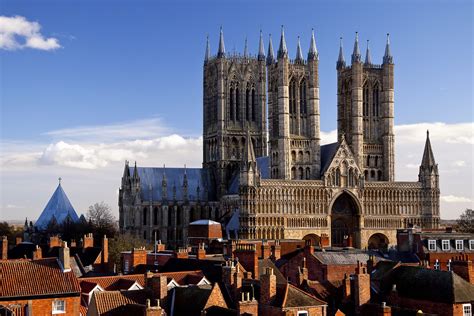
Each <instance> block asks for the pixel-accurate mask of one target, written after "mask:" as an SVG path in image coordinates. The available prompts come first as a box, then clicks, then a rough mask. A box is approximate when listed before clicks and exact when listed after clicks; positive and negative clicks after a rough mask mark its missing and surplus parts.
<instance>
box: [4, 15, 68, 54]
mask: <svg viewBox="0 0 474 316" xmlns="http://www.w3.org/2000/svg"><path fill="white" fill-rule="evenodd" d="M40 31H41V25H40V24H39V23H38V22H31V21H28V20H27V19H26V18H25V17H22V16H13V17H8V16H0V49H5V50H17V49H23V48H32V49H39V50H47V51H49V50H55V49H58V48H61V45H60V44H59V40H58V39H57V38H54V37H49V38H47V37H44V36H43V35H42V34H41V32H40Z"/></svg>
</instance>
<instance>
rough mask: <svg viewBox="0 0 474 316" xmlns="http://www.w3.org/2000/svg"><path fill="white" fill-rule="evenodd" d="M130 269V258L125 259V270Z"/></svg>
mask: <svg viewBox="0 0 474 316" xmlns="http://www.w3.org/2000/svg"><path fill="white" fill-rule="evenodd" d="M129 269H130V262H128V260H125V262H124V264H123V272H125V273H128V270H129Z"/></svg>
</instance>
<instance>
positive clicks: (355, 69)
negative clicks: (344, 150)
mask: <svg viewBox="0 0 474 316" xmlns="http://www.w3.org/2000/svg"><path fill="white" fill-rule="evenodd" d="M351 59H352V65H351V68H352V73H351V79H352V87H351V100H352V107H351V118H352V124H351V125H352V126H351V128H352V133H351V134H352V135H351V136H352V139H351V142H350V143H351V145H352V152H353V153H354V158H355V159H356V161H357V163H358V164H359V165H360V166H361V165H363V164H362V159H363V148H364V135H363V120H362V84H363V67H362V61H361V54H360V49H359V33H358V32H356V36H355V42H354V51H353V52H352V58H351Z"/></svg>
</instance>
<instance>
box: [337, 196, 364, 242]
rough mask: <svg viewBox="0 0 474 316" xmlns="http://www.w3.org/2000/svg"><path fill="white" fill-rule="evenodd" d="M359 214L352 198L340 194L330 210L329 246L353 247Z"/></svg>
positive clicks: (357, 229)
mask: <svg viewBox="0 0 474 316" xmlns="http://www.w3.org/2000/svg"><path fill="white" fill-rule="evenodd" d="M358 214H359V212H358V210H357V204H356V203H355V201H354V198H353V197H352V196H350V195H349V194H348V193H342V194H341V195H340V196H339V197H338V198H337V199H336V200H335V201H334V203H333V206H332V209H331V246H332V247H355V246H357V244H358V243H357V237H358V232H359V215H358Z"/></svg>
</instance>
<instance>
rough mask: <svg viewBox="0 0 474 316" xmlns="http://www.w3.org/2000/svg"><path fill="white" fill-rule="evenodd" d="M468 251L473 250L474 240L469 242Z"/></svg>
mask: <svg viewBox="0 0 474 316" xmlns="http://www.w3.org/2000/svg"><path fill="white" fill-rule="evenodd" d="M469 250H474V240H469Z"/></svg>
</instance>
